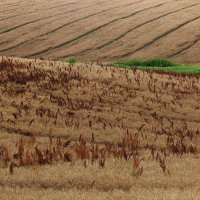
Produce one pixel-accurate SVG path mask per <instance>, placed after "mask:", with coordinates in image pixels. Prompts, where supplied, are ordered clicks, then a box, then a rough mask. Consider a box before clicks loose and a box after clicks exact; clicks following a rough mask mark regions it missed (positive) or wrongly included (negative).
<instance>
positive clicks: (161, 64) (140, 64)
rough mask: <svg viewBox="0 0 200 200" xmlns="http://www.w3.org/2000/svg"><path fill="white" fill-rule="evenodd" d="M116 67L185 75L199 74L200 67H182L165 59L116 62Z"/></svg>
mask: <svg viewBox="0 0 200 200" xmlns="http://www.w3.org/2000/svg"><path fill="white" fill-rule="evenodd" d="M114 64H115V66H118V67H127V68H131V67H136V68H138V69H142V70H145V69H150V70H163V71H171V72H177V73H186V74H200V66H193V65H182V64H178V63H174V62H172V61H170V60H169V59H166V58H150V59H135V60H128V61H117V62H115V63H114Z"/></svg>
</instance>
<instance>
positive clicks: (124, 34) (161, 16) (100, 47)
mask: <svg viewBox="0 0 200 200" xmlns="http://www.w3.org/2000/svg"><path fill="white" fill-rule="evenodd" d="M199 4H200V3H196V4H193V5H190V6H187V7H184V8H181V9H178V10H175V11H173V12H169V13H166V14H164V15H160V16H159V17H156V18H153V19H151V20H149V21H146V22H144V23H142V24H139V25H137V26H135V27H134V28H131V29H129V30H128V31H126V32H124V33H122V34H121V35H120V36H118V37H116V38H114V39H112V40H110V41H108V42H106V43H104V44H102V45H100V46H98V47H95V48H90V49H86V50H83V51H80V52H78V53H76V54H73V55H74V56H76V55H85V54H87V53H89V52H90V51H97V50H101V49H103V48H104V47H107V46H108V45H110V44H112V43H114V42H117V41H118V40H120V39H121V38H123V37H125V36H126V35H127V34H128V33H130V32H132V31H134V30H136V29H138V28H141V27H142V26H144V25H146V24H149V23H151V22H154V21H156V20H158V19H161V18H163V17H166V16H168V15H171V14H174V13H176V12H180V11H183V10H185V9H188V8H191V7H194V6H196V5H199ZM66 56H69V55H66ZM66 56H64V57H66ZM60 58H63V57H60Z"/></svg>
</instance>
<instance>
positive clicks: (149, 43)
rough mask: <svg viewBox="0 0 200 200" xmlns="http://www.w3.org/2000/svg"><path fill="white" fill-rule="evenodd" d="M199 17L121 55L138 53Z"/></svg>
mask: <svg viewBox="0 0 200 200" xmlns="http://www.w3.org/2000/svg"><path fill="white" fill-rule="evenodd" d="M198 19H200V16H198V17H195V18H193V19H191V20H189V21H186V22H184V23H182V24H179V25H178V26H176V27H174V28H172V29H170V30H168V31H166V32H164V33H163V34H161V35H159V36H157V37H156V38H154V39H153V40H152V41H150V42H148V43H146V44H144V45H142V46H141V47H139V48H137V49H135V50H134V51H130V52H128V53H125V54H123V55H121V56H120V57H121V58H123V57H127V56H130V55H132V54H134V53H136V52H138V51H140V50H142V49H144V48H146V47H147V46H149V45H151V44H153V43H154V42H156V41H158V40H159V39H161V38H163V37H165V36H167V35H169V34H171V33H173V32H175V31H177V30H178V29H180V28H181V27H183V26H185V25H188V24H189V23H191V22H193V21H195V20H198ZM113 58H115V57H113Z"/></svg>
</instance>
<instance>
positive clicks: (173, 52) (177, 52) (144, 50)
mask: <svg viewBox="0 0 200 200" xmlns="http://www.w3.org/2000/svg"><path fill="white" fill-rule="evenodd" d="M9 2H10V3H9ZM199 8H200V5H199V0H190V1H188V0H180V1H176V0H159V1H158V0H134V1H131V0H124V1H119V0H113V1H108V0H100V1H99V0H98V1H97V0H95V1H94V0H93V1H92V0H84V1H83V0H72V1H67V2H66V1H61V0H59V1H57V0H51V1H48V2H47V1H45V0H34V1H31V0H30V1H26V2H25V1H20V0H17V1H15V4H13V3H12V1H11V0H9V1H8V2H6V3H2V6H1V10H0V14H1V19H0V27H1V28H0V41H1V42H0V54H1V55H7V56H20V57H21V56H23V57H44V58H55V59H57V58H63V57H65V56H69V55H75V56H76V57H77V58H78V59H80V60H84V61H86V60H104V61H113V60H117V59H128V58H146V57H157V56H164V57H169V58H172V59H173V60H175V61H179V62H182V63H195V64H197V63H200V60H199V56H198V52H199V48H200V46H199V44H200V42H199V40H200V35H199V26H198V24H199V21H200V18H199V17H200V16H199Z"/></svg>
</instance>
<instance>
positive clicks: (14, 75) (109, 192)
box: [0, 58, 200, 200]
mask: <svg viewBox="0 0 200 200" xmlns="http://www.w3.org/2000/svg"><path fill="white" fill-rule="evenodd" d="M0 93H1V94H2V95H1V97H0V191H1V192H0V199H2V200H4V199H6V200H7V199H13V198H15V199H20V200H23V199H29V200H30V199H79V200H80V199H149V200H150V199H158V200H161V199H163V200H164V199H165V200H170V199H174V200H175V199H176V200H177V199H185V200H186V199H187V200H188V199H191V200H192V199H199V195H200V193H199V191H200V177H199V170H200V161H199V151H200V149H199V138H200V135H199V134H200V132H199V130H200V119H199V116H200V107H199V101H200V95H199V93H200V79H199V75H190V76H187V75H180V74H168V73H166V72H157V73H155V72H152V71H140V70H137V69H123V68H116V67H112V66H108V65H106V66H104V65H103V64H101V63H99V64H94V63H90V64H81V63H76V64H68V63H64V62H58V61H45V60H39V59H35V60H29V59H19V58H1V60H0Z"/></svg>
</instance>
